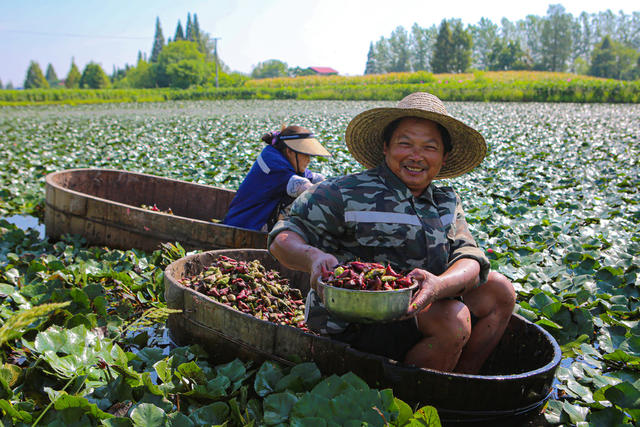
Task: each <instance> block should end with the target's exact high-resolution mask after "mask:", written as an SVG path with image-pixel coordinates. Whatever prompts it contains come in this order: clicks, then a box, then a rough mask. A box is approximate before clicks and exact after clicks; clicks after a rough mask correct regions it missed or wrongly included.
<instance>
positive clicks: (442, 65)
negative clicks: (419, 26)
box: [431, 19, 453, 73]
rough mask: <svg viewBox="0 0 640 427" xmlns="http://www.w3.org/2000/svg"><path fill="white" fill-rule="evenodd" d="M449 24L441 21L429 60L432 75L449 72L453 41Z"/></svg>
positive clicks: (444, 20)
mask: <svg viewBox="0 0 640 427" xmlns="http://www.w3.org/2000/svg"><path fill="white" fill-rule="evenodd" d="M451 37H452V36H451V30H450V29H449V23H448V22H447V20H446V19H443V20H442V22H441V23H440V28H439V29H438V37H437V38H436V44H435V46H434V49H433V57H432V58H431V70H432V71H433V72H434V73H446V72H449V71H451V57H450V55H451V53H452V51H453V41H452V38H451Z"/></svg>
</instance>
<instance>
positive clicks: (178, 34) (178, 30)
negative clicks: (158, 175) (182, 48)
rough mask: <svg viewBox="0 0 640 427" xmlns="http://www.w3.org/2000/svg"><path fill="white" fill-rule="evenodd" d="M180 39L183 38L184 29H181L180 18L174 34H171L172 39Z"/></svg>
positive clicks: (175, 40)
mask: <svg viewBox="0 0 640 427" xmlns="http://www.w3.org/2000/svg"><path fill="white" fill-rule="evenodd" d="M180 40H184V31H182V24H181V23H180V20H179V19H178V26H177V27H176V35H175V36H173V41H174V42H177V41H180Z"/></svg>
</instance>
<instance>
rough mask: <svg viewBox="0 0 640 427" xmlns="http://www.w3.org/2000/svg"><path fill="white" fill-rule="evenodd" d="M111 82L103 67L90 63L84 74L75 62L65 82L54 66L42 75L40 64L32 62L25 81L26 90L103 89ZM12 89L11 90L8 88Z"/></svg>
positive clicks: (72, 61) (72, 62)
mask: <svg viewBox="0 0 640 427" xmlns="http://www.w3.org/2000/svg"><path fill="white" fill-rule="evenodd" d="M109 85H110V80H109V77H108V76H107V74H106V73H105V72H104V70H103V69H102V67H101V66H100V65H99V64H96V63H95V62H90V63H88V64H87V65H86V66H85V67H84V70H83V72H82V73H80V70H79V69H78V66H77V65H76V64H75V62H74V60H73V59H72V60H71V68H70V69H69V72H68V73H67V77H66V78H65V79H64V81H61V80H59V79H58V75H57V74H56V71H55V70H54V69H53V66H52V65H51V64H49V65H48V66H47V71H46V74H43V73H42V68H40V64H38V63H37V62H36V61H31V63H30V64H29V68H28V69H27V77H26V78H25V80H24V88H25V89H36V88H49V87H66V88H70V89H73V88H92V89H102V88H106V87H109ZM6 89H10V88H8V87H7V88H6Z"/></svg>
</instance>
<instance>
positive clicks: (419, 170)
mask: <svg viewBox="0 0 640 427" xmlns="http://www.w3.org/2000/svg"><path fill="white" fill-rule="evenodd" d="M405 167H406V168H407V169H409V170H410V171H411V172H421V171H422V168H412V167H411V166H405Z"/></svg>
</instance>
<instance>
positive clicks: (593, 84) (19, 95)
mask: <svg viewBox="0 0 640 427" xmlns="http://www.w3.org/2000/svg"><path fill="white" fill-rule="evenodd" d="M416 91H427V92H431V93H433V94H435V95H437V96H439V97H440V98H442V99H443V100H445V101H536V102H628V103H637V102H640V81H635V82H624V81H619V80H613V79H601V78H594V77H587V76H579V75H575V74H569V73H550V72H535V71H502V72H482V71H477V72H475V73H464V74H431V73H429V72H425V71H420V72H414V73H387V74H378V75H366V76H355V77H343V76H306V77H295V78H293V77H286V78H271V79H260V80H246V81H243V82H242V83H241V84H239V85H238V86H227V87H221V88H218V89H216V88H215V87H194V88H189V89H175V88H164V89H94V90H90V89H74V90H68V89H54V90H52V89H30V90H4V91H0V105H28V104H55V103H62V104H88V103H105V102H159V101H170V100H204V99H207V100H213V99H303V100H318V99H325V100H399V99H401V98H402V97H404V96H405V95H407V94H409V93H412V92H416Z"/></svg>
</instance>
